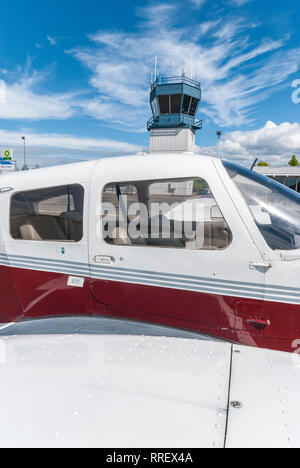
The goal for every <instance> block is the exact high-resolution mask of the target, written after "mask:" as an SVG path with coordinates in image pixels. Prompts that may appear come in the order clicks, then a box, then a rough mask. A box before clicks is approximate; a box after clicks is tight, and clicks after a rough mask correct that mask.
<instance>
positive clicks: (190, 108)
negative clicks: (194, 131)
mask: <svg viewBox="0 0 300 468" xmlns="http://www.w3.org/2000/svg"><path fill="white" fill-rule="evenodd" d="M198 103H199V99H196V98H193V97H191V96H187V95H186V94H185V95H184V98H183V106H182V113H183V114H186V115H191V116H192V117H194V115H195V113H196V110H197V106H198Z"/></svg>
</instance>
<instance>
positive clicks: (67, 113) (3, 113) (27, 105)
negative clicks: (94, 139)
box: [0, 73, 76, 120]
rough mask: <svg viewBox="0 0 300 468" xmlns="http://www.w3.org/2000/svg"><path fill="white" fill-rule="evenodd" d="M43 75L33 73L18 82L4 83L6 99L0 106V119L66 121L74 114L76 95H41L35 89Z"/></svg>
mask: <svg viewBox="0 0 300 468" xmlns="http://www.w3.org/2000/svg"><path fill="white" fill-rule="evenodd" d="M43 78H44V75H43V73H39V74H38V73H33V74H32V75H31V76H27V77H25V78H23V79H21V80H20V81H16V82H12V83H9V82H6V99H5V102H3V103H1V104H0V119H7V120H17V119H22V120H40V119H67V118H69V117H72V116H73V115H74V114H75V112H76V93H61V94H54V93H49V92H48V93H47V94H45V93H41V92H38V91H36V88H37V87H38V85H39V84H40V82H41V81H42V80H43Z"/></svg>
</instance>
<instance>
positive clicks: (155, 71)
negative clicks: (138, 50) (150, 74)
mask: <svg viewBox="0 0 300 468" xmlns="http://www.w3.org/2000/svg"><path fill="white" fill-rule="evenodd" d="M156 78H157V56H156V57H155V61H154V81H156Z"/></svg>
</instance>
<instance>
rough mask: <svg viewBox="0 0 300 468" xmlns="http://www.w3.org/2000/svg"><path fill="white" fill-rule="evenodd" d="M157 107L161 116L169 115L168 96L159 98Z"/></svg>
mask: <svg viewBox="0 0 300 468" xmlns="http://www.w3.org/2000/svg"><path fill="white" fill-rule="evenodd" d="M158 100H159V107H160V113H161V114H170V96H159V97H158Z"/></svg>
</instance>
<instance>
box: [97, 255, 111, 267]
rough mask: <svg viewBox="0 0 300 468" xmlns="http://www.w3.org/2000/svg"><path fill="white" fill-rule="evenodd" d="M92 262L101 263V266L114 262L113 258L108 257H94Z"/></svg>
mask: <svg viewBox="0 0 300 468" xmlns="http://www.w3.org/2000/svg"><path fill="white" fill-rule="evenodd" d="M93 260H94V263H101V264H102V265H112V264H113V263H114V262H115V258H114V257H110V256H109V255H95V256H94V258H93Z"/></svg>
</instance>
